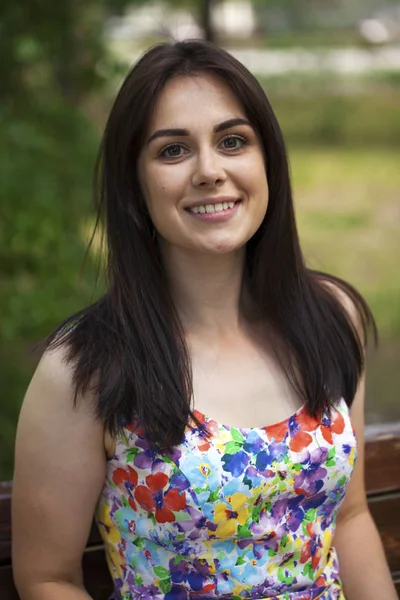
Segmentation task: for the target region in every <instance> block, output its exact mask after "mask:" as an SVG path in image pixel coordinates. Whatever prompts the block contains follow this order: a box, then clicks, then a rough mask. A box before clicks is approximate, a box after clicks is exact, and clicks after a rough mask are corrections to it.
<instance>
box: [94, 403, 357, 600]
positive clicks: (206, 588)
mask: <svg viewBox="0 0 400 600" xmlns="http://www.w3.org/2000/svg"><path fill="white" fill-rule="evenodd" d="M195 414H196V416H197V418H198V419H199V421H201V422H202V423H203V424H204V425H205V426H206V427H207V430H208V435H207V432H205V431H204V430H203V429H202V428H199V427H197V426H196V424H195V423H194V421H193V422H192V421H191V422H190V423H189V424H188V426H187V428H186V432H185V435H184V438H183V440H182V442H181V444H179V445H178V446H175V447H174V451H173V452H171V453H168V454H162V453H157V452H155V451H153V449H152V448H151V447H150V445H149V444H148V441H147V440H146V438H145V436H144V435H143V431H141V429H140V427H139V426H138V424H137V423H136V422H133V423H131V424H130V425H129V426H127V427H126V428H125V429H124V431H123V434H122V435H121V436H120V438H119V439H118V441H117V446H116V452H115V456H114V457H113V458H112V459H111V460H109V462H108V468H107V477H106V481H105V485H104V488H103V490H102V493H101V496H100V499H99V503H98V506H97V510H96V519H97V523H98V526H99V529H100V532H101V534H102V537H103V539H104V542H105V546H106V554H107V561H108V565H109V569H110V572H111V575H112V577H113V580H114V586H115V593H114V596H113V598H115V599H117V600H136V599H139V598H141V599H156V600H161V599H164V600H189V599H191V600H208V599H211V598H221V599H226V600H228V599H229V600H232V599H238V600H239V599H242V598H248V599H251V600H256V599H257V600H261V599H266V598H269V599H272V600H316V599H317V598H319V599H321V600H328V599H329V600H331V599H336V600H344V595H343V591H342V585H341V581H340V577H339V567H338V560H337V555H336V551H335V548H334V547H333V546H332V537H333V533H334V529H335V522H336V517H337V512H338V509H339V507H340V505H341V503H342V501H343V498H344V495H345V491H346V485H347V483H348V481H349V478H350V476H351V473H352V470H353V467H354V461H355V457H356V439H355V433H354V429H353V427H352V424H351V421H350V416H349V410H348V407H347V405H346V403H345V402H344V400H341V401H340V402H339V403H338V404H337V406H336V408H335V409H332V410H331V411H328V410H326V411H325V412H324V414H323V415H322V417H321V418H320V419H319V420H316V419H314V418H313V417H311V416H310V415H309V414H308V412H307V409H306V406H305V405H304V406H303V407H302V408H300V409H299V410H298V411H297V412H296V413H295V414H294V415H293V416H291V417H290V418H288V419H286V420H284V421H282V422H280V423H277V424H274V425H271V426H267V427H251V428H241V427H228V426H226V425H223V424H221V423H217V422H216V421H214V420H212V419H211V418H209V417H207V416H205V415H203V414H202V413H200V412H198V411H196V412H195Z"/></svg>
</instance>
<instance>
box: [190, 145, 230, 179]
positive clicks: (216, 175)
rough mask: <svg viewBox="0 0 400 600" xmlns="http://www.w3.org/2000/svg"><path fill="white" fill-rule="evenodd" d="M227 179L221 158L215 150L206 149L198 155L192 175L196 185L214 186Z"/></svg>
mask: <svg viewBox="0 0 400 600" xmlns="http://www.w3.org/2000/svg"><path fill="white" fill-rule="evenodd" d="M225 180H226V173H225V169H224V168H223V166H222V164H221V159H220V157H219V156H217V155H216V154H215V153H214V152H211V151H205V152H202V153H200V154H199V155H198V158H197V160H196V162H195V167H194V170H193V175H192V183H193V185H194V186H195V187H213V186H215V185H221V184H222V183H223V182H224V181H225Z"/></svg>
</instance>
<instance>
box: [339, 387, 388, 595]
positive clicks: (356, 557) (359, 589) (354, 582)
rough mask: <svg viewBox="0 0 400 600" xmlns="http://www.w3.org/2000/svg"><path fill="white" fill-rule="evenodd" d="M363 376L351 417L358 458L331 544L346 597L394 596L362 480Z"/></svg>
mask: <svg viewBox="0 0 400 600" xmlns="http://www.w3.org/2000/svg"><path fill="white" fill-rule="evenodd" d="M364 397H365V384H364V377H363V379H362V381H361V382H360V384H359V388H358V391H357V394H356V396H355V399H354V403H353V405H352V408H351V418H352V423H353V426H354V429H355V431H356V436H357V443H358V458H357V461H356V466H355V468H354V472H353V475H352V478H351V480H350V483H349V486H348V489H347V493H346V497H345V500H344V502H343V505H342V506H341V508H340V510H339V515H338V521H337V527H336V532H335V536H334V540H333V545H334V546H335V547H336V550H337V552H338V556H339V568H340V575H341V578H342V581H343V586H344V593H345V597H346V600H375V599H376V598H382V599H383V598H384V599H385V600H397V593H396V591H395V588H394V585H393V582H392V578H391V575H390V571H389V568H388V565H387V562H386V558H385V554H384V551H383V546H382V542H381V539H380V537H379V533H378V531H377V529H376V526H375V523H374V521H373V519H372V516H371V514H370V512H369V509H368V504H367V498H366V492H365V484H364Z"/></svg>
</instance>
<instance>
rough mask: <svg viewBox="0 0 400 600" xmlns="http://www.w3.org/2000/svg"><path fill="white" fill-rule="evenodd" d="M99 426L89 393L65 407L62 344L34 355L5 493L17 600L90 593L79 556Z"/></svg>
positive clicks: (90, 504) (67, 386)
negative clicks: (36, 358)
mask: <svg viewBox="0 0 400 600" xmlns="http://www.w3.org/2000/svg"><path fill="white" fill-rule="evenodd" d="M105 466H106V459H105V452H104V442H103V427H102V425H101V423H99V422H98V421H97V420H96V419H95V414H94V409H93V401H92V398H91V397H89V396H88V397H85V398H79V399H78V406H77V408H74V406H73V385H72V378H71V370H70V368H69V366H67V365H66V363H65V361H64V360H63V351H61V350H57V351H53V352H51V353H50V352H49V353H46V354H45V356H44V357H43V358H42V360H41V362H40V364H39V366H38V368H37V370H36V373H35V375H34V376H33V379H32V381H31V384H30V386H29V388H28V391H27V393H26V397H25V400H24V403H23V406H22V410H21V414H20V419H19V424H18V431H17V440H16V456H15V473H14V484H13V498H12V531H13V570H14V578H15V583H16V586H17V589H18V592H19V594H20V597H21V600H90V596H89V595H88V593H87V592H86V591H85V589H84V586H83V581H82V570H81V560H82V555H83V551H84V549H85V546H86V542H87V539H88V536H89V531H90V527H91V523H92V519H93V513H94V509H95V506H96V502H97V499H98V496H99V494H100V491H101V488H102V485H103V482H104V478H105Z"/></svg>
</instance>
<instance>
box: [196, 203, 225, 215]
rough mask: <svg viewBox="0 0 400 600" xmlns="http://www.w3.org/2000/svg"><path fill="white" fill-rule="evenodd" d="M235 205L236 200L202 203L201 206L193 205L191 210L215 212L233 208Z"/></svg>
mask: <svg viewBox="0 0 400 600" xmlns="http://www.w3.org/2000/svg"><path fill="white" fill-rule="evenodd" d="M234 206H235V202H218V203H217V204H202V205H201V206H193V207H192V208H189V210H190V211H192V212H194V213H195V214H196V215H197V213H201V214H204V213H213V212H221V211H222V210H228V208H233V207H234Z"/></svg>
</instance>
